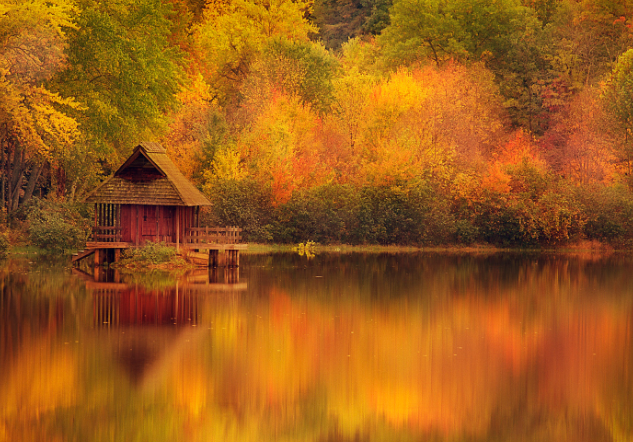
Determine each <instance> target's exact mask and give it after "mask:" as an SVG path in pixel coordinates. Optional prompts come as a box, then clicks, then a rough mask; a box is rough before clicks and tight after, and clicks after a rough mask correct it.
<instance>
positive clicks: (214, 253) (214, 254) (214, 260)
mask: <svg viewBox="0 0 633 442" xmlns="http://www.w3.org/2000/svg"><path fill="white" fill-rule="evenodd" d="M218 255H219V250H209V267H217V266H218Z"/></svg>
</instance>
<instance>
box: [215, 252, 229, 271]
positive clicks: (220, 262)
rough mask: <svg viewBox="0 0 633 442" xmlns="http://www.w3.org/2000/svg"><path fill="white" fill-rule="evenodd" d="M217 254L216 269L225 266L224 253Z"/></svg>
mask: <svg viewBox="0 0 633 442" xmlns="http://www.w3.org/2000/svg"><path fill="white" fill-rule="evenodd" d="M217 252H218V267H225V266H226V258H227V257H226V251H219V250H218V251H217Z"/></svg>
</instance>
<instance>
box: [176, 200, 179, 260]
mask: <svg viewBox="0 0 633 442" xmlns="http://www.w3.org/2000/svg"><path fill="white" fill-rule="evenodd" d="M176 252H180V207H178V206H176Z"/></svg>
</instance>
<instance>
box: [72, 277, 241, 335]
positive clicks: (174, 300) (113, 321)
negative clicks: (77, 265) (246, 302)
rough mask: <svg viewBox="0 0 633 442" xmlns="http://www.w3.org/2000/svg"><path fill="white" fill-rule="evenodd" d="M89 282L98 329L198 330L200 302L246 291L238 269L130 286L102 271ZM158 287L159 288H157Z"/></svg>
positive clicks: (133, 283)
mask: <svg viewBox="0 0 633 442" xmlns="http://www.w3.org/2000/svg"><path fill="white" fill-rule="evenodd" d="M75 273H76V274H78V275H79V276H82V277H83V278H84V279H86V288H87V289H89V290H91V291H92V301H93V320H94V325H95V327H97V328H103V327H116V326H170V327H174V326H195V325H197V324H198V320H199V312H198V310H199V309H198V306H199V303H200V302H201V298H204V297H208V296H213V295H214V294H215V295H217V294H219V293H231V292H239V291H243V290H246V288H247V284H246V282H240V276H239V267H235V268H224V269H218V268H211V269H203V270H197V271H193V272H190V273H188V274H187V275H185V276H184V277H182V278H180V279H178V280H177V281H173V282H159V281H151V280H150V281H145V284H141V283H138V282H128V281H126V280H125V277H122V276H121V274H120V273H119V272H116V271H105V270H104V271H102V272H100V273H99V275H95V276H98V278H90V277H89V276H88V275H87V274H80V273H79V272H78V271H75ZM157 286H158V287H157Z"/></svg>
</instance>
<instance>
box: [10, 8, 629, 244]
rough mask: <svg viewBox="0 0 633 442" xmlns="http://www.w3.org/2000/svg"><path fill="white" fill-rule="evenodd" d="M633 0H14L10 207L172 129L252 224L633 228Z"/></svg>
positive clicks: (382, 228)
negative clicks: (632, 21)
mask: <svg viewBox="0 0 633 442" xmlns="http://www.w3.org/2000/svg"><path fill="white" fill-rule="evenodd" d="M632 16H633V1H629V0H624V1H620V2H605V1H600V0H494V1H490V0H485V1H484V0H450V1H448V0H393V1H392V0H360V1H357V0H342V1H339V2H329V1H326V0H302V1H292V0H235V1H233V0H206V1H205V0H117V1H108V2H100V1H96V0H47V1H43V0H19V1H18V0H0V97H1V98H2V99H1V100H0V170H1V171H2V173H0V206H1V207H2V208H3V211H6V213H8V214H9V215H10V216H16V217H20V216H21V215H20V212H21V211H23V210H27V209H28V207H29V204H30V201H31V200H32V199H33V197H34V196H37V197H38V198H49V199H53V200H61V201H70V202H72V201H79V200H82V199H83V198H84V197H85V196H86V195H87V194H89V193H90V192H91V191H92V190H94V188H96V186H97V185H98V184H99V183H100V182H102V181H103V180H104V179H105V178H107V176H109V175H111V174H112V173H113V172H114V171H115V170H116V169H117V168H118V167H119V166H120V165H121V163H122V161H123V159H124V158H126V157H128V156H129V155H130V154H131V152H132V149H133V147H134V146H136V145H137V144H138V143H139V142H140V141H142V140H150V141H153V142H160V143H162V144H163V145H164V146H165V147H166V148H167V154H168V155H169V157H170V158H171V159H172V160H173V161H174V162H175V164H176V165H177V166H178V167H179V169H180V170H181V171H182V172H183V173H184V174H185V175H186V176H187V177H188V178H189V179H191V180H193V182H194V183H195V184H196V185H197V186H198V188H199V189H201V190H203V191H204V192H205V193H206V195H207V197H209V198H210V200H211V201H212V203H213V209H212V210H211V212H210V213H209V214H208V217H209V219H208V220H207V221H208V222H209V223H221V224H236V225H239V226H241V227H242V228H243V229H244V232H245V234H246V235H247V236H248V238H249V239H250V240H257V241H278V242H298V241H306V240H313V241H318V242H350V243H384V244H391V243H400V244H427V243H471V242H480V241H481V242H492V243H495V244H508V245H523V246H543V245H556V244H564V243H568V242H570V241H576V240H581V239H591V240H593V239H597V240H601V241H610V242H614V243H620V244H625V243H628V242H629V241H630V240H633V223H632V222H631V219H632V218H633V217H632V216H631V214H633V194H632V193H631V185H633V181H632V179H631V177H632V176H633V175H632V173H633V171H632V170H631V154H632V153H633V147H632V140H631V136H630V131H631V130H633V126H632V125H633V110H632V109H633V104H632V103H633V101H632V98H631V97H632V94H633V87H632V86H631V84H633V67H632V66H633V61H632V60H633V55H632V53H631V51H632V50H631V49H629V48H630V47H631V46H632V45H633V32H631V26H632V25H633V24H632V23H631V21H630V18H629V17H632Z"/></svg>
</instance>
